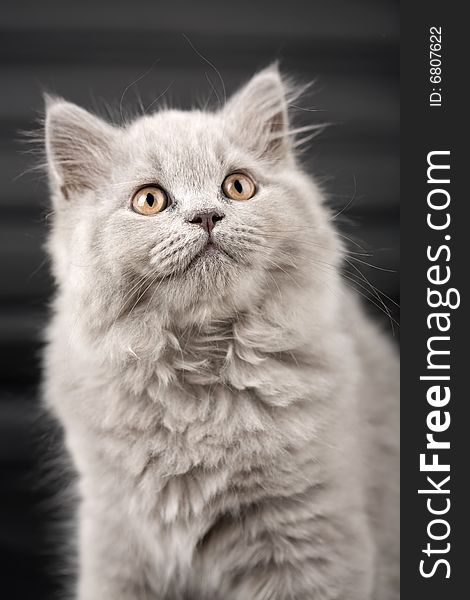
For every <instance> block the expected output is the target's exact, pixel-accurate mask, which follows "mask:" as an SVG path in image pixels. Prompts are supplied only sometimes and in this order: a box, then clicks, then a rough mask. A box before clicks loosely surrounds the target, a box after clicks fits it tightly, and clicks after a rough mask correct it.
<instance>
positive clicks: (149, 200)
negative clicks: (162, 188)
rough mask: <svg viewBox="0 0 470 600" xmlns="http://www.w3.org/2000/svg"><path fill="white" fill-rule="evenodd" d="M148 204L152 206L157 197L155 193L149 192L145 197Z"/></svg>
mask: <svg viewBox="0 0 470 600" xmlns="http://www.w3.org/2000/svg"><path fill="white" fill-rule="evenodd" d="M145 200H146V202H147V204H148V205H149V206H150V208H152V206H153V204H154V202H155V197H154V195H153V194H150V193H148V194H147V196H146V198H145Z"/></svg>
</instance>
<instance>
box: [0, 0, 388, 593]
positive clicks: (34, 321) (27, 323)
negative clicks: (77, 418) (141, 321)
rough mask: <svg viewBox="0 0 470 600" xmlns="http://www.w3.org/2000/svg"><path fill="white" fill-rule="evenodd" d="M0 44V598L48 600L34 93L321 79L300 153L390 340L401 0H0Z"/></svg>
mask: <svg viewBox="0 0 470 600" xmlns="http://www.w3.org/2000/svg"><path fill="white" fill-rule="evenodd" d="M183 34H185V36H187V38H188V39H189V41H188V39H187V38H186V37H185V36H184V35H183ZM0 50H1V52H0V81H1V89H2V91H1V94H0V177H1V187H0V211H1V212H0V214H1V218H0V282H1V289H0V310H1V312H0V359H1V360H0V379H1V391H0V569H2V575H1V581H0V585H1V587H0V596H1V597H2V598H5V599H6V598H8V599H11V600H26V599H30V598H31V599H32V598H34V600H41V599H43V598H50V597H51V595H52V589H53V587H54V578H53V577H51V574H52V573H53V572H54V565H56V564H57V561H56V554H57V553H58V554H59V555H60V552H61V550H60V547H59V549H57V548H55V547H54V544H53V543H52V542H51V539H53V538H51V537H50V536H49V535H48V534H47V532H48V531H49V529H50V523H51V521H52V515H53V513H54V509H53V508H52V507H53V504H51V501H50V495H51V492H50V488H51V485H50V480H49V477H48V476H47V475H46V473H47V471H48V470H47V469H44V468H43V466H44V465H43V463H44V461H45V458H44V457H45V456H46V455H48V454H50V447H51V446H53V445H54V438H55V437H56V434H55V433H52V432H51V433H47V431H46V433H44V427H43V425H41V426H40V425H38V422H37V414H38V410H37V406H38V380H39V360H38V357H39V354H40V348H41V341H40V340H41V330H42V328H43V326H44V323H45V321H46V319H47V304H48V300H49V298H50V294H51V280H50V277H49V274H48V265H47V262H46V261H45V257H44V253H43V250H42V244H43V240H44V235H45V231H46V227H47V220H46V214H47V186H46V182H45V180H44V177H42V176H40V175H38V173H34V172H33V173H28V172H26V173H24V172H25V171H27V170H28V169H30V168H31V167H33V166H34V164H35V160H36V159H35V158H34V157H33V156H31V155H30V154H28V153H27V152H25V150H27V145H25V144H21V143H20V142H19V141H18V140H19V139H20V137H21V136H20V133H19V132H20V131H22V130H31V129H34V128H37V119H38V116H39V115H40V114H41V111H42V100H41V92H42V91H43V90H47V91H51V92H55V93H57V94H59V95H62V96H64V97H66V98H67V99H70V100H72V101H74V102H77V103H79V104H81V105H84V106H85V107H87V108H89V109H101V110H102V109H103V106H104V102H103V101H105V102H106V103H109V104H110V105H111V106H112V107H114V108H117V107H119V103H120V100H121V99H122V105H123V109H124V111H125V113H128V112H129V111H132V110H133V109H134V108H135V107H136V106H138V105H139V103H142V105H143V106H144V107H148V106H149V105H151V103H152V102H154V101H155V102H154V104H153V105H152V106H151V108H150V110H152V109H154V108H156V107H157V106H158V102H159V101H161V100H163V99H164V100H165V101H167V102H169V103H172V102H173V103H175V104H176V105H177V106H180V107H183V108H185V107H189V106H190V105H191V104H192V103H194V100H195V99H198V100H200V101H201V102H204V101H205V100H206V99H207V98H209V101H210V102H211V104H212V105H214V104H216V102H217V95H218V96H222V95H223V89H222V84H221V81H220V78H219V76H218V75H217V73H216V72H215V70H214V69H213V68H212V67H211V66H210V64H209V62H211V63H213V65H215V66H216V67H217V69H218V71H219V72H220V76H221V77H222V78H223V81H224V83H225V87H226V88H227V91H228V92H230V91H233V90H234V89H235V88H236V87H237V86H238V85H239V84H240V83H241V82H243V81H244V80H246V79H247V78H248V77H249V76H250V75H251V74H252V73H253V72H254V71H256V70H258V69H260V68H262V67H264V66H266V65H267V64H269V63H271V62H272V61H273V60H275V59H281V67H282V68H283V70H284V71H285V72H287V73H289V74H292V75H294V76H295V77H296V78H297V79H299V80H300V81H309V80H312V79H315V85H314V87H313V91H312V92H310V93H309V94H307V96H306V98H304V99H303V101H302V102H300V104H299V106H300V107H302V108H303V110H302V109H301V108H297V109H295V111H294V116H295V118H297V119H298V120H299V121H300V123H302V124H306V123H320V122H328V123H331V124H332V126H331V127H329V128H328V129H327V130H326V131H325V132H324V133H323V134H322V135H321V136H320V137H319V138H317V139H315V140H314V141H313V142H312V144H311V146H310V147H309V149H308V150H307V152H306V153H305V155H304V160H305V163H306V165H307V166H308V168H309V169H310V170H311V172H312V173H314V174H316V175H317V176H318V177H319V178H321V180H322V181H323V182H324V184H325V186H326V188H327V190H328V192H329V194H330V201H331V202H332V203H333V204H334V206H335V210H336V211H338V212H341V214H340V215H339V216H338V223H339V224H340V226H341V229H342V233H343V235H345V236H347V237H348V238H351V240H352V241H351V242H349V243H350V248H351V249H352V250H354V251H356V252H359V253H360V254H357V255H355V257H356V258H357V259H358V260H357V261H355V262H353V265H354V266H351V267H349V274H347V277H348V281H349V282H350V283H351V285H354V286H355V287H357V289H358V290H359V292H360V293H361V294H363V295H364V296H366V297H367V298H369V301H368V306H369V308H370V310H371V311H372V312H373V313H374V314H375V316H376V317H377V318H378V319H380V320H381V321H382V322H383V326H384V328H385V329H386V330H387V331H388V332H389V333H390V335H395V338H397V327H396V325H394V323H393V320H397V319H398V310H397V305H396V304H395V303H398V294H399V289H398V263H399V256H398V250H399V238H398V235H399V231H398V228H399V162H398V160H399V156H398V148H399V63H398V60H399V25H398V2H395V1H392V0H356V1H354V2H352V1H351V0H330V1H328V2H326V1H320V0H290V1H289V2H287V1H286V2H275V1H274V0H258V1H256V2H254V1H251V2H247V1H245V0H240V1H238V2H235V1H233V2H220V1H219V2H205V1H202V0H200V1H199V2H195V1H193V2H191V1H189V0H188V1H186V2H178V1H171V2H168V1H167V2H157V1H153V2H150V1H147V2H139V1H133V2H129V1H128V2H122V1H120V0H113V1H111V0H101V1H100V2H96V1H91V0H81V1H80V2H73V3H72V2H63V1H59V0H57V1H51V0H42V1H41V2H38V1H37V0H23V1H19V2H9V3H3V4H2V10H1V14H0ZM202 56H203V57H205V59H204V58H202ZM133 82H135V83H134V85H131V84H132V83H133ZM157 99H159V100H157ZM311 109H318V112H316V111H312V110H311ZM22 173H24V174H23V175H22ZM363 253H364V255H362V254H363ZM359 261H362V262H359ZM364 263H370V264H371V265H372V266H368V265H367V264H364ZM356 269H358V270H356ZM371 286H373V287H371ZM383 305H385V306H383ZM384 311H385V312H387V311H389V312H390V313H391V316H388V315H386V314H384ZM60 485H61V484H60V479H59V484H58V487H59V488H60ZM56 487H57V483H56ZM103 600H105V599H103ZM106 600H108V599H106ZM109 600H112V599H109Z"/></svg>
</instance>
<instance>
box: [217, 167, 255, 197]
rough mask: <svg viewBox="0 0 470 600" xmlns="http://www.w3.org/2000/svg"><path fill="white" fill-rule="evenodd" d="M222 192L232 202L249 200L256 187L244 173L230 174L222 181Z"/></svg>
mask: <svg viewBox="0 0 470 600" xmlns="http://www.w3.org/2000/svg"><path fill="white" fill-rule="evenodd" d="M222 190H223V192H224V194H225V195H226V196H227V198H231V199H232V200H249V199H250V198H252V197H253V196H254V195H255V193H256V185H255V182H254V181H253V179H251V177H249V176H248V175H246V174H245V173H232V174H231V175H228V176H227V177H226V178H225V179H224V182H223V184H222Z"/></svg>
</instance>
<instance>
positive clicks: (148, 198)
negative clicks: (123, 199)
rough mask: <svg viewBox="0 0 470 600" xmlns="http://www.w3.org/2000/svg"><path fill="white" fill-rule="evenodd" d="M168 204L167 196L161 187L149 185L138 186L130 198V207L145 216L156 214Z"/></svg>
mask: <svg viewBox="0 0 470 600" xmlns="http://www.w3.org/2000/svg"><path fill="white" fill-rule="evenodd" d="M167 206H168V196H167V195H166V192H164V191H163V190H162V189H161V188H159V187H156V186H153V185H149V186H147V187H144V188H140V190H138V191H137V192H136V193H135V194H134V196H133V198H132V208H133V209H134V211H135V212H136V213H139V214H140V215H145V216H151V215H156V214H157V213H159V212H162V210H165V208H166V207H167Z"/></svg>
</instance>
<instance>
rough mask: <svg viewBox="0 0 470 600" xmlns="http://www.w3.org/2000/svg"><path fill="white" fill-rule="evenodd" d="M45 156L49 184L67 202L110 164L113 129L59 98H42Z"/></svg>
mask: <svg viewBox="0 0 470 600" xmlns="http://www.w3.org/2000/svg"><path fill="white" fill-rule="evenodd" d="M45 102H46V122H45V135H46V153H47V161H48V167H49V176H50V179H51V183H52V184H53V185H54V186H57V188H58V189H59V190H60V191H61V192H62V195H63V196H64V197H65V198H69V196H70V194H73V192H80V191H83V190H84V189H87V188H92V187H93V185H94V184H95V183H96V182H97V181H98V180H99V178H100V177H101V176H102V175H103V173H104V172H105V168H106V164H107V162H108V161H109V160H110V155H111V146H112V143H113V140H114V138H115V136H116V128H114V127H113V126H112V125H108V124H107V123H105V122H104V121H103V120H101V119H100V118H98V117H95V116H94V115H92V114H90V113H89V112H87V111H86V110H84V109H83V108H80V107H79V106H77V105H75V104H72V103H71V102H66V101H65V100H62V99H61V98H54V97H51V96H46V97H45Z"/></svg>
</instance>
